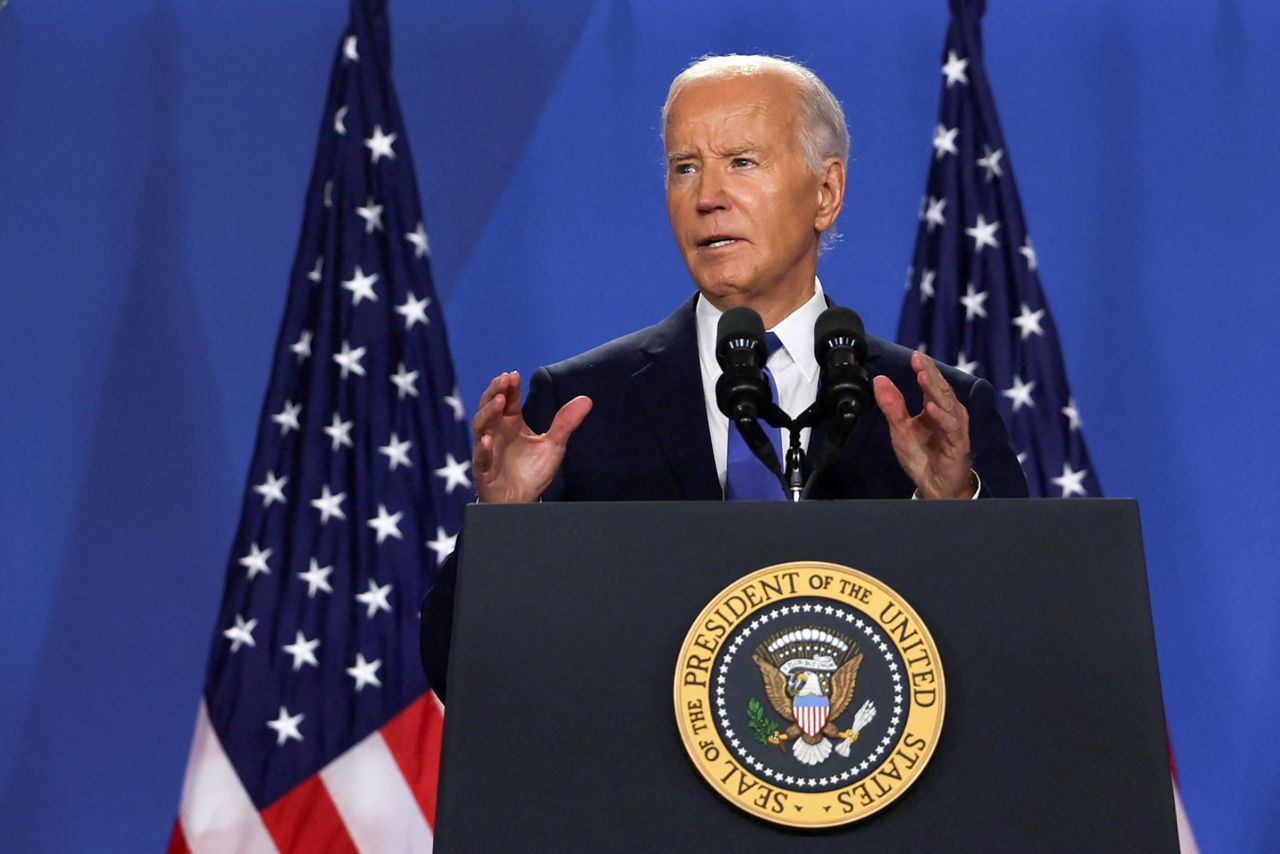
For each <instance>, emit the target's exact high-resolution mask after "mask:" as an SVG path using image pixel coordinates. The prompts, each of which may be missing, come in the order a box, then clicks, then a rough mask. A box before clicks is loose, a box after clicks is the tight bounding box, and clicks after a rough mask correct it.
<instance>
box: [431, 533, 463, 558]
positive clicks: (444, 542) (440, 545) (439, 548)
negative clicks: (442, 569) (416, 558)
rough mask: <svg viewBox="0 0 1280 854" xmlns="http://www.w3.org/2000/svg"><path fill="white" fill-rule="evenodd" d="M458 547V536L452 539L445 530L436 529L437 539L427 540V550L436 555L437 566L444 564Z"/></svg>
mask: <svg viewBox="0 0 1280 854" xmlns="http://www.w3.org/2000/svg"><path fill="white" fill-rule="evenodd" d="M457 545H458V535H457V534H454V535H453V536H452V537H451V536H449V535H448V534H446V533H445V531H444V528H442V527H437V528H436V538H435V539H434V540H427V548H429V549H431V551H433V552H435V553H436V566H439V565H440V564H442V563H444V559H445V558H447V557H448V556H449V555H451V554H452V553H453V550H454V549H455V548H456V547H457Z"/></svg>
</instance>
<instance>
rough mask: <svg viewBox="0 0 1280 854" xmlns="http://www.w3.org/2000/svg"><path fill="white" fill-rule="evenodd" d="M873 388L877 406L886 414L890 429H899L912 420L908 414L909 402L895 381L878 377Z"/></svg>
mask: <svg viewBox="0 0 1280 854" xmlns="http://www.w3.org/2000/svg"><path fill="white" fill-rule="evenodd" d="M872 388H873V390H874V392H875V395H876V404H877V405H878V406H879V407H880V411H881V412H883V413H884V417H885V418H886V419H887V420H888V422H889V426H890V427H897V426H899V425H901V424H903V423H904V422H906V421H908V420H909V419H910V417H911V416H910V415H908V414H907V402H906V401H905V400H903V398H902V392H900V391H898V387H897V386H896V385H894V384H893V380H891V379H889V378H888V377H886V376H883V375H882V376H878V377H876V378H875V379H874V380H872Z"/></svg>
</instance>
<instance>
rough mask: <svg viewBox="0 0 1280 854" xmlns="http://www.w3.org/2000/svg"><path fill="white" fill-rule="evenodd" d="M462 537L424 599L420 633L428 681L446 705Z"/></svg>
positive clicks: (419, 641)
mask: <svg viewBox="0 0 1280 854" xmlns="http://www.w3.org/2000/svg"><path fill="white" fill-rule="evenodd" d="M462 539H463V538H462V535H461V534H459V535H458V544H457V547H456V548H455V549H454V550H453V554H451V555H449V556H448V557H447V558H445V561H444V564H443V565H442V566H441V567H440V574H439V575H438V576H437V577H436V583H435V585H434V586H433V587H432V588H431V589H430V590H428V591H427V596H426V598H425V599H423V600H422V611H421V617H420V621H421V629H420V630H419V632H418V652H419V653H420V654H421V655H422V669H423V670H425V671H426V672H427V682H428V684H430V686H431V688H432V690H434V691H435V692H436V696H437V697H439V698H440V702H442V703H443V702H445V692H446V690H447V686H448V678H449V642H450V639H451V638H452V636H453V594H454V590H455V589H456V587H457V584H458V555H459V554H460V553H461V552H462Z"/></svg>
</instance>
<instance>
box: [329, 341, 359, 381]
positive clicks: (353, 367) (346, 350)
mask: <svg viewBox="0 0 1280 854" xmlns="http://www.w3.org/2000/svg"><path fill="white" fill-rule="evenodd" d="M363 358H364V348H363V347H357V348H355V349H354V350H352V349H351V344H350V343H348V342H346V341H343V342H342V352H341V353H334V354H333V360H334V361H335V362H337V363H338V365H339V366H341V368H342V378H343V379H344V380H345V379H346V378H347V375H348V374H352V373H354V374H358V375H359V376H364V366H363V365H361V364H360V360H361V359H363Z"/></svg>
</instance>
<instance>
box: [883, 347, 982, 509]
mask: <svg viewBox="0 0 1280 854" xmlns="http://www.w3.org/2000/svg"><path fill="white" fill-rule="evenodd" d="M911 367H912V368H914V369H915V372H916V382H917V383H919V385H920V391H921V393H922V394H923V395H924V408H923V409H921V410H920V414H919V415H916V416H915V417H914V418H913V417H911V415H910V414H908V412H907V405H906V401H904V400H903V397H902V392H901V391H899V390H898V387H897V386H895V385H894V384H893V380H891V379H889V378H888V377H886V376H878V377H876V378H875V380H874V383H875V395H876V403H878V404H879V405H880V411H881V412H883V413H884V416H885V418H886V419H887V420H888V422H889V439H890V441H892V443H893V452H894V454H896V455H897V457H898V464H899V465H901V466H902V470H903V471H904V472H906V473H907V477H909V478H911V481H912V483H914V484H915V485H916V488H917V489H918V490H920V496H921V497H922V498H969V497H971V496H972V495H973V493H974V489H975V488H976V487H975V484H974V480H973V471H972V467H971V462H970V457H969V411H968V410H967V409H965V407H964V404H963V403H961V402H960V401H959V400H958V399H957V398H956V393H955V391H953V390H952V388H951V385H950V384H949V383H948V382H947V381H946V380H945V379H943V377H942V372H941V371H939V370H938V366H937V365H936V364H935V363H934V361H933V359H930V358H929V357H928V356H925V355H924V354H923V353H920V352H916V353H912V354H911Z"/></svg>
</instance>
